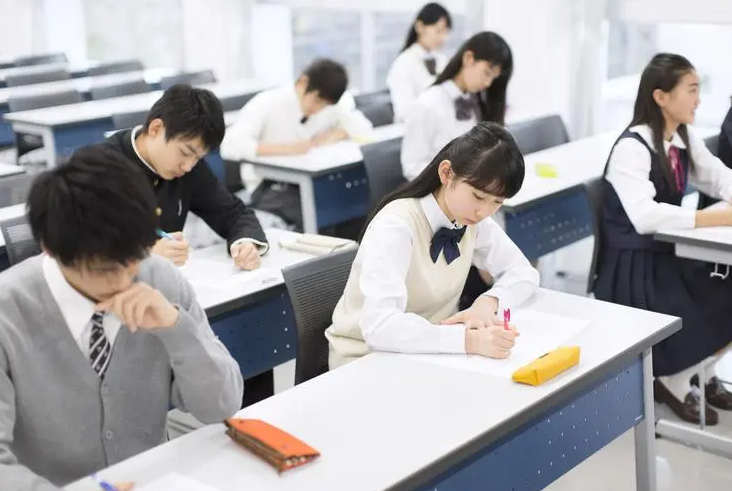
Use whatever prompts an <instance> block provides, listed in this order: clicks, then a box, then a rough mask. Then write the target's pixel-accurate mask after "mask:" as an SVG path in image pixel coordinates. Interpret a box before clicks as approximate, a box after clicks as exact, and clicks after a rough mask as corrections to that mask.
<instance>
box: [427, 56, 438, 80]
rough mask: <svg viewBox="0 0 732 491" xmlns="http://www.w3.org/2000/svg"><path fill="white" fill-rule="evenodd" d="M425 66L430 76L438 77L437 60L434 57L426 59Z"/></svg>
mask: <svg viewBox="0 0 732 491" xmlns="http://www.w3.org/2000/svg"><path fill="white" fill-rule="evenodd" d="M424 66H425V68H426V69H427V71H428V72H429V74H430V75H432V76H435V75H437V60H436V59H435V58H434V57H430V58H425V59H424Z"/></svg>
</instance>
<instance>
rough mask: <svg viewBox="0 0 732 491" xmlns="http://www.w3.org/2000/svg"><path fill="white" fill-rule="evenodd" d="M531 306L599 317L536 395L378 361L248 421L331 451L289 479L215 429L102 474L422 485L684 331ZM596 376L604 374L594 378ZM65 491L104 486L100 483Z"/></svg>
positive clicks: (540, 300)
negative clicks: (574, 354)
mask: <svg viewBox="0 0 732 491" xmlns="http://www.w3.org/2000/svg"><path fill="white" fill-rule="evenodd" d="M526 308H529V309H531V310H537V311H543V312H549V313H555V314H562V315H573V316H576V317H581V318H585V319H588V320H590V323H591V326H590V327H589V328H587V329H585V330H584V331H582V333H581V334H580V335H578V336H577V338H576V339H573V342H576V343H577V344H579V345H580V346H581V348H582V355H581V356H582V360H581V363H580V365H579V366H578V367H576V368H574V369H572V370H570V371H568V372H566V373H565V374H563V375H561V376H559V377H558V378H556V379H555V380H553V381H550V382H548V383H546V384H544V385H542V386H539V387H529V386H523V385H518V384H514V383H512V382H511V381H510V380H507V379H502V378H497V377H491V376H488V375H484V374H480V373H477V372H469V371H463V370H460V369H452V368H447V367H444V366H441V365H437V364H430V363H423V362H421V361H418V360H414V359H407V358H405V357H403V356H400V355H394V354H374V355H370V356H367V357H365V358H362V359H360V360H357V361H355V362H353V363H350V364H348V365H346V366H344V367H342V368H339V369H337V370H335V371H333V372H330V373H328V374H325V375H323V376H321V377H318V378H315V379H313V380H310V381H308V382H306V383H304V384H301V385H299V386H296V387H295V388H293V389H290V390H287V391H285V392H282V393H280V394H277V395H276V396H274V397H271V398H269V399H267V400H265V401H262V402H260V403H259V404H256V405H254V406H251V407H248V408H246V409H244V410H243V411H241V412H240V413H239V416H241V417H249V418H260V419H263V420H265V421H267V422H270V423H272V424H274V425H277V426H279V427H281V428H282V429H284V430H285V431H288V432H290V433H292V434H293V435H295V436H296V437H298V438H301V439H303V440H304V441H305V442H307V443H309V444H310V445H312V446H314V447H315V448H317V449H318V450H319V451H320V452H321V453H322V456H321V457H320V458H319V459H318V460H317V461H315V462H313V463H311V464H308V465H306V466H303V467H302V468H300V469H295V470H293V471H289V472H286V473H284V474H282V475H278V474H277V472H275V471H274V470H273V469H272V468H270V467H269V466H268V465H267V464H265V463H263V462H262V461H260V460H259V459H257V458H256V457H254V456H253V455H252V454H250V453H249V452H248V451H246V450H244V449H242V448H240V447H238V446H237V445H236V444H235V443H233V442H231V441H230V440H229V438H228V437H227V436H226V435H225V434H224V429H223V426H222V425H212V426H207V427H205V428H203V429H201V430H198V431H196V432H193V433H191V434H189V435H186V436H184V437H182V438H179V439H176V440H174V441H172V442H170V443H168V444H166V445H163V446H161V447H158V448H155V449H153V450H151V451H149V452H146V453H144V454H142V455H139V456H137V457H134V458H132V459H129V460H127V461H125V462H123V463H121V464H119V465H116V466H114V467H112V468H110V469H108V470H106V471H102V472H101V473H100V474H101V475H102V476H103V477H104V478H105V479H106V480H109V481H113V482H114V481H124V480H131V481H135V482H137V483H138V484H140V485H144V484H146V483H149V482H150V481H152V480H154V479H156V478H159V477H161V476H162V475H165V474H167V473H170V472H178V473H181V474H185V475H188V476H189V477H192V478H194V479H197V480H199V481H201V482H203V483H205V484H208V485H210V486H212V487H213V488H214V489H217V490H219V491H235V490H239V489H241V488H242V486H245V487H246V488H247V489H256V490H257V491H302V490H318V491H342V490H344V489H348V491H381V490H386V489H394V490H399V491H402V490H403V489H414V488H415V487H418V485H419V484H421V483H423V482H424V479H427V478H430V477H432V475H433V472H434V471H432V470H431V469H430V467H431V466H432V465H433V464H434V463H435V462H436V461H437V460H439V459H441V458H443V457H445V456H448V455H451V456H456V457H460V458H462V457H463V454H462V451H463V450H462V449H463V447H464V446H465V445H467V444H469V443H471V442H475V441H476V439H477V441H478V442H480V443H481V444H482V442H485V443H486V445H487V444H488V443H489V442H492V441H495V440H496V439H498V438H500V437H501V436H503V434H505V431H506V428H508V427H509V426H510V424H522V423H523V422H524V421H528V420H529V418H532V417H535V415H538V414H539V412H541V411H544V410H546V409H547V408H548V407H550V405H551V404H550V402H547V401H546V399H547V398H548V397H550V396H552V395H556V394H557V393H558V392H560V391H564V390H565V389H568V387H569V386H570V385H572V389H575V388H576V389H579V388H584V387H588V386H589V384H590V383H591V382H592V383H594V382H593V380H597V379H596V378H594V376H599V374H600V373H602V374H606V370H609V368H607V365H608V364H611V363H613V360H614V359H615V358H616V357H617V356H619V355H622V354H627V355H628V356H635V355H636V354H638V353H639V352H640V350H641V349H643V348H648V346H649V344H650V343H654V342H658V340H659V338H663V337H665V336H667V335H670V334H671V333H672V332H673V331H674V330H675V329H677V328H679V327H680V325H679V324H677V319H675V318H673V317H669V316H665V315H660V314H655V313H652V312H648V311H643V310H635V309H630V308H627V307H622V306H619V305H614V304H610V303H604V302H599V301H595V300H592V299H589V298H583V297H575V296H571V295H568V294H564V293H559V292H551V291H548V290H540V292H539V293H538V294H537V295H536V296H535V297H534V299H532V300H531V301H530V302H528V303H527V304H526ZM547 328H551V326H547ZM617 368H618V369H619V368H620V367H617ZM590 372H596V373H594V374H592V376H591V377H586V376H588V374H589V373H590ZM573 384H574V385H573ZM564 394H565V395H563V397H567V395H566V392H565V393H564ZM382 401H388V402H389V404H381V402H382ZM365 469H366V471H364V470H365ZM344 483H347V484H344ZM65 489H66V490H67V491H93V490H94V491H95V490H96V488H95V487H94V485H93V483H92V482H91V481H90V480H89V479H85V480H83V481H79V482H77V483H74V484H71V485H69V486H67V487H66V488H65Z"/></svg>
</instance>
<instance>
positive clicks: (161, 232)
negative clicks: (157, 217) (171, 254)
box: [156, 229, 178, 240]
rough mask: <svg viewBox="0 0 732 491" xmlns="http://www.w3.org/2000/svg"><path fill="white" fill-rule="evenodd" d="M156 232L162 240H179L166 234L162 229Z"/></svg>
mask: <svg viewBox="0 0 732 491" xmlns="http://www.w3.org/2000/svg"><path fill="white" fill-rule="evenodd" d="M156 232H157V234H158V237H160V238H161V239H168V240H178V239H176V238H175V237H173V236H172V235H170V234H169V233H167V232H164V231H163V230H161V229H157V230H156Z"/></svg>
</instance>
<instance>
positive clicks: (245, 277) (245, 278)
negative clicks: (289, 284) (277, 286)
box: [180, 257, 279, 289]
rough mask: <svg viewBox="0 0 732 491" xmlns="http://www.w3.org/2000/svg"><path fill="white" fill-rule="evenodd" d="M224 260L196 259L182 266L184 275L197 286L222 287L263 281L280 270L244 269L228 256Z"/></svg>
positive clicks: (275, 276)
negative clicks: (238, 266)
mask: <svg viewBox="0 0 732 491" xmlns="http://www.w3.org/2000/svg"><path fill="white" fill-rule="evenodd" d="M224 259H225V260H223V261H215V260H205V259H196V260H195V261H189V262H188V263H186V264H185V265H184V266H183V267H181V268H180V271H181V273H183V276H185V278H186V279H187V280H188V281H190V282H191V284H192V285H195V286H203V287H206V288H213V289H221V288H230V287H231V286H234V285H237V286H242V285H244V284H247V283H250V282H262V281H267V280H269V279H272V278H277V277H278V276H279V272H278V271H276V270H274V269H272V268H257V269H255V270H254V271H242V270H241V269H239V268H237V267H236V265H235V264H234V262H233V261H232V260H231V259H230V258H228V257H226V258H224Z"/></svg>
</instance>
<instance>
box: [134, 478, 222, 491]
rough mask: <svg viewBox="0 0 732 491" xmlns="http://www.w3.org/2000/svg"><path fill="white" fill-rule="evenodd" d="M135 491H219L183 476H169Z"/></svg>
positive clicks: (136, 488)
mask: <svg viewBox="0 0 732 491" xmlns="http://www.w3.org/2000/svg"><path fill="white" fill-rule="evenodd" d="M135 491H219V490H217V489H215V488H212V487H211V486H209V485H207V484H203V483H201V482H198V481H196V480H195V479H191V478H190V477H187V476H184V475H181V474H168V475H167V476H164V477H161V478H160V479H157V480H155V481H153V482H151V483H150V484H148V485H146V486H142V487H140V488H138V487H137V486H135Z"/></svg>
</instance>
